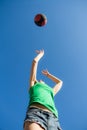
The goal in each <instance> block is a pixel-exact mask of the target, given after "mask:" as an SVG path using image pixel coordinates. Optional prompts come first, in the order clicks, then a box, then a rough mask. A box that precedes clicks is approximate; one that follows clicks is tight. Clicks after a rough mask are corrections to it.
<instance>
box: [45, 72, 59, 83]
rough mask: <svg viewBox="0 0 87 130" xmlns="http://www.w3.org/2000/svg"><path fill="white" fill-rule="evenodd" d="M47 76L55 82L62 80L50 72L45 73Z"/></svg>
mask: <svg viewBox="0 0 87 130" xmlns="http://www.w3.org/2000/svg"><path fill="white" fill-rule="evenodd" d="M47 77H48V78H49V79H51V80H52V81H54V82H55V83H60V82H62V80H60V79H59V78H57V77H55V76H54V75H52V74H50V73H48V74H47Z"/></svg>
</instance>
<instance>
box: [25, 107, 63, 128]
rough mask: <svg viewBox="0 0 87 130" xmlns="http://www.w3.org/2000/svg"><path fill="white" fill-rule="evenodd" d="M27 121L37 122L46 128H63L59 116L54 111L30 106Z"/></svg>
mask: <svg viewBox="0 0 87 130" xmlns="http://www.w3.org/2000/svg"><path fill="white" fill-rule="evenodd" d="M26 121H29V122H35V123H37V124H39V125H40V126H41V127H42V128H44V130H62V129H61V127H60V124H59V121H58V118H57V117H55V115H54V114H53V113H50V112H47V111H44V110H42V109H40V108H28V110H27V112H26V117H25V120H24V123H25V122H26Z"/></svg>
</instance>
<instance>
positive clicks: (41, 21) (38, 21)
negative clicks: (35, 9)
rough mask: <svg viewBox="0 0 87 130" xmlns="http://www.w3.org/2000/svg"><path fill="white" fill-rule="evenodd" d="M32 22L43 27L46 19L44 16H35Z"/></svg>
mask: <svg viewBox="0 0 87 130" xmlns="http://www.w3.org/2000/svg"><path fill="white" fill-rule="evenodd" d="M34 22H35V24H36V25H37V26H40V27H42V26H44V25H46V23H47V18H46V16H45V15H44V14H37V15H36V16H35V17H34Z"/></svg>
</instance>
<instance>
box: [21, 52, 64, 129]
mask: <svg viewBox="0 0 87 130" xmlns="http://www.w3.org/2000/svg"><path fill="white" fill-rule="evenodd" d="M36 53H37V56H36V57H35V58H34V59H33V62H32V68H31V74H30V85H29V86H30V87H29V96H30V101H29V105H28V109H27V112H26V117H25V120H24V130H61V128H60V124H59V121H58V112H57V109H56V107H55V103H54V96H55V95H56V94H57V92H59V90H60V89H61V87H62V84H63V82H62V81H61V80H60V79H58V78H57V77H55V76H53V75H52V74H50V73H49V72H48V71H47V70H42V74H43V75H45V76H47V77H48V78H50V79H51V80H52V81H54V82H55V83H56V85H55V86H54V87H53V88H51V87H50V86H49V85H47V84H46V83H45V82H43V81H42V80H39V81H37V66H38V62H39V60H40V59H41V58H42V57H43V55H44V50H37V51H36Z"/></svg>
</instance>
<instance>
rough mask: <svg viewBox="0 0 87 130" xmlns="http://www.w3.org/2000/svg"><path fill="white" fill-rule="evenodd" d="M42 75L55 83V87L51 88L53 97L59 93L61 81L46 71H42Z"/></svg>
mask: <svg viewBox="0 0 87 130" xmlns="http://www.w3.org/2000/svg"><path fill="white" fill-rule="evenodd" d="M42 74H44V75H45V76H47V77H48V78H50V79H51V80H52V81H54V82H55V83H56V85H55V86H54V87H53V91H54V95H56V93H57V92H59V90H60V89H61V87H62V84H63V81H62V80H60V79H59V78H57V77H55V76H54V75H52V74H50V73H49V72H48V70H43V71H42Z"/></svg>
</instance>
